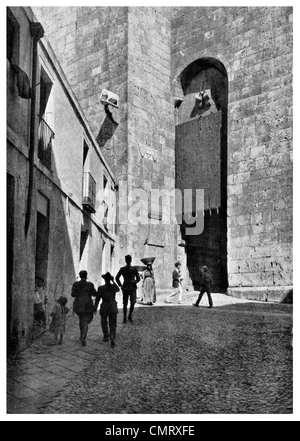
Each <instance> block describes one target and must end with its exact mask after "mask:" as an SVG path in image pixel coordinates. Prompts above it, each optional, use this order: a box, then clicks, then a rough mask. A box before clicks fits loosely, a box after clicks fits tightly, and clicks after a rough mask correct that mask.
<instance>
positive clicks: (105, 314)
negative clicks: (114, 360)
mask: <svg viewBox="0 0 300 441" xmlns="http://www.w3.org/2000/svg"><path fill="white" fill-rule="evenodd" d="M102 277H103V279H104V280H105V285H102V286H99V288H98V292H97V296H96V302H95V306H94V312H95V313H96V312H97V308H98V305H99V302H100V300H101V299H102V303H101V308H100V316H101V326H102V331H103V337H104V338H103V341H105V342H108V341H109V339H110V345H111V347H112V348H114V347H115V346H116V343H115V341H116V331H117V317H118V304H117V302H116V293H117V292H118V291H120V288H119V287H118V286H117V284H116V283H115V282H114V278H113V276H112V275H111V274H110V273H106V274H104V275H103V276H102ZM108 325H109V331H108Z"/></svg>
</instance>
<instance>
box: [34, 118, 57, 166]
mask: <svg viewBox="0 0 300 441" xmlns="http://www.w3.org/2000/svg"><path fill="white" fill-rule="evenodd" d="M54 136H55V134H54V132H53V130H52V129H51V128H50V127H49V126H48V124H47V123H46V121H45V120H44V119H43V118H42V117H40V121H39V134H38V158H39V160H40V161H41V163H42V164H43V165H44V166H45V167H47V168H48V169H49V170H51V157H52V139H54Z"/></svg>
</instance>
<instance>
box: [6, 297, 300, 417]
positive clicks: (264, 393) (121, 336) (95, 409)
mask: <svg viewBox="0 0 300 441" xmlns="http://www.w3.org/2000/svg"><path fill="white" fill-rule="evenodd" d="M218 296H219V297H218ZM223 298H224V299H225V301H221V300H222V299H223ZM193 299H195V296H193V297H192V296H191V295H189V296H187V297H186V299H185V302H184V305H181V306H177V305H171V306H164V304H163V301H161V302H158V304H157V305H156V306H153V307H147V306H143V307H138V308H137V309H136V312H135V315H134V323H133V324H131V323H128V324H122V323H121V321H122V314H121V313H120V314H119V323H118V333H117V346H116V348H115V349H114V350H113V349H111V348H110V346H109V344H108V343H104V342H103V341H102V332H101V326H100V318H99V316H97V317H95V319H94V321H93V323H92V325H91V326H90V331H89V338H88V344H87V347H85V348H82V347H81V345H80V342H79V340H78V334H79V330H78V323H77V317H74V316H73V317H71V318H70V320H69V323H68V329H67V332H66V335H65V340H64V343H63V345H62V346H49V345H48V344H47V338H48V336H47V335H44V337H42V338H40V339H39V340H38V341H36V342H35V343H34V344H33V345H32V346H31V347H30V348H29V349H27V350H25V351H24V352H22V354H20V356H18V357H14V358H12V359H10V360H9V365H8V402H7V406H8V409H7V410H8V413H14V414H22V413H30V414H36V413H40V414H291V413H292V411H293V384H292V306H291V305H282V304H265V303H258V302H246V301H238V300H236V299H235V300H234V301H233V300H232V301H231V302H230V301H228V300H227V299H228V298H226V296H222V295H214V302H215V305H216V307H215V308H214V309H212V310H210V309H208V308H207V307H206V302H205V301H203V305H202V306H200V307H199V308H194V307H192V306H191V303H192V300H193Z"/></svg>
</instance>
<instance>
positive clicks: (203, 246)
mask: <svg viewBox="0 0 300 441" xmlns="http://www.w3.org/2000/svg"><path fill="white" fill-rule="evenodd" d="M180 80H181V85H182V89H183V93H184V99H183V102H182V104H181V106H180V108H179V109H178V118H177V120H178V122H179V124H178V125H177V126H176V188H179V189H181V190H182V191H183V190H184V189H193V190H194V191H195V190H196V189H204V230H203V232H202V234H198V235H187V234H186V225H184V224H183V225H182V226H181V233H182V238H183V239H184V240H185V244H186V253H187V266H188V271H189V276H190V279H191V281H192V283H193V286H194V288H195V289H198V284H199V275H200V271H199V270H200V267H201V266H203V265H206V266H208V267H209V269H210V272H211V275H212V278H213V281H214V286H213V290H214V291H215V292H216V291H218V292H224V291H226V289H227V287H228V274H227V112H228V80H227V74H226V70H225V68H224V66H223V65H222V64H221V63H219V62H218V61H217V60H214V59H212V58H203V59H200V60H197V61H195V62H194V63H192V64H191V65H190V66H188V67H187V68H186V69H185V70H184V71H183V72H182V74H181V76H180Z"/></svg>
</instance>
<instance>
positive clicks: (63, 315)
mask: <svg viewBox="0 0 300 441" xmlns="http://www.w3.org/2000/svg"><path fill="white" fill-rule="evenodd" d="M67 303H68V299H67V298H66V297H64V296H61V297H60V298H59V299H58V300H57V302H56V305H55V306H54V308H53V311H52V313H51V317H52V321H51V325H50V332H51V333H52V334H54V338H55V343H54V344H59V345H61V344H62V342H63V336H64V333H65V330H66V321H67V314H68V313H69V311H70V310H69V308H67V306H66V304H67Z"/></svg>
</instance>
